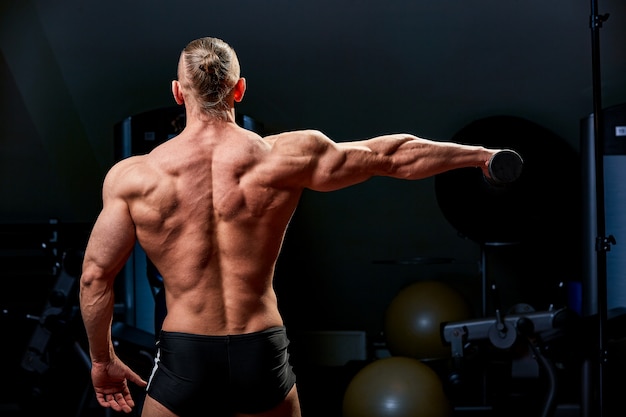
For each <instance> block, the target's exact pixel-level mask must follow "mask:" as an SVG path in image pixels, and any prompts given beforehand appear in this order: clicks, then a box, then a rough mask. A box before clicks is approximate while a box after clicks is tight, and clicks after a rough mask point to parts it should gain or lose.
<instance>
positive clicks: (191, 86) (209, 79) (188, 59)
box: [173, 37, 245, 120]
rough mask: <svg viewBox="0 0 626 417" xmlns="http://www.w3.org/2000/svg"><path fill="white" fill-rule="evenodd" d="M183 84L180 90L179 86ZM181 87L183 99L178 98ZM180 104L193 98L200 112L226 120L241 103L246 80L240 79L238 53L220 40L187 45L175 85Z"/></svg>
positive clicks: (205, 39) (205, 38)
mask: <svg viewBox="0 0 626 417" xmlns="http://www.w3.org/2000/svg"><path fill="white" fill-rule="evenodd" d="M177 82H178V83H179V86H177V85H176V83H177ZM177 87H180V89H181V90H182V91H179V93H180V94H181V96H180V97H179V96H177V91H176V90H177ZM173 90H174V97H175V98H176V101H177V102H179V104H182V103H183V102H185V101H186V100H188V99H184V96H185V94H191V95H192V96H193V98H194V99H195V100H196V102H197V104H198V106H199V108H200V109H201V110H202V111H204V112H206V113H208V114H210V115H211V116H213V117H216V118H218V119H223V120H225V119H226V118H227V115H228V112H229V111H230V110H231V108H232V106H233V103H234V102H235V101H241V99H242V98H243V93H244V91H245V80H244V79H243V78H241V77H240V68H239V60H238V59H237V54H236V53H235V51H234V49H233V48H232V47H231V46H230V45H228V44H227V43H226V42H224V41H223V40H221V39H218V38H212V37H204V38H200V39H196V40H193V41H191V42H189V43H188V44H187V46H186V47H185V48H184V49H183V51H182V52H181V55H180V60H179V62H178V80H177V81H174V84H173Z"/></svg>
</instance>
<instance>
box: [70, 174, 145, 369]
mask: <svg viewBox="0 0 626 417" xmlns="http://www.w3.org/2000/svg"><path fill="white" fill-rule="evenodd" d="M117 178H118V175H117V172H116V171H115V170H112V171H111V172H109V174H107V177H106V179H105V181H104V185H103V191H102V199H103V208H102V211H101V213H100V215H99V216H98V218H97V220H96V223H95V224H94V227H93V229H92V232H91V235H90V237H89V242H88V243H87V248H86V250H85V257H84V261H83V269H82V275H81V279H80V309H81V315H82V319H83V323H84V325H85V329H86V331H87V338H88V341H89V347H90V355H91V359H92V361H93V362H106V361H108V360H110V359H111V355H112V353H111V350H112V349H113V346H112V343H111V322H112V319H113V307H114V306H113V304H114V292H113V284H114V281H115V277H116V276H117V274H118V272H119V271H120V270H121V269H122V267H123V266H124V264H125V263H126V260H127V259H128V256H129V255H130V253H131V251H132V249H133V246H134V244H135V229H134V225H133V222H132V219H131V217H130V213H129V211H128V206H127V204H126V202H125V201H124V199H122V198H121V197H120V196H119V195H118V194H117V189H116V187H117V186H118V184H117Z"/></svg>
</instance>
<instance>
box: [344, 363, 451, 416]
mask: <svg viewBox="0 0 626 417" xmlns="http://www.w3.org/2000/svg"><path fill="white" fill-rule="evenodd" d="M342 408H343V417H448V416H451V413H452V408H451V407H450V404H449V403H448V399H447V398H446V396H445V393H444V390H443V385H442V383H441V380H440V379H439V376H438V375H437V373H436V372H435V371H434V370H433V369H431V368H430V367H429V366H428V365H426V364H424V363H422V362H420V361H419V360H417V359H414V358H406V357H389V358H383V359H378V360H375V361H374V362H370V363H369V364H367V365H365V366H364V367H363V368H362V369H361V370H360V371H358V372H357V374H356V375H355V376H354V377H353V378H352V380H351V381H350V382H349V384H348V386H347V388H346V391H345V393H344V397H343V404H342Z"/></svg>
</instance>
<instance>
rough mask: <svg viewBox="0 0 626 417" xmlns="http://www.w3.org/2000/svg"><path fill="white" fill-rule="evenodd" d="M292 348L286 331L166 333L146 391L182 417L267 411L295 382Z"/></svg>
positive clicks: (158, 345) (163, 333)
mask: <svg viewBox="0 0 626 417" xmlns="http://www.w3.org/2000/svg"><path fill="white" fill-rule="evenodd" d="M288 346H289V339H288V338H287V333H286V330H285V328H284V327H275V328H271V329H267V330H265V331H262V332H256V333H246V334H239V335H231V336H202V335H195V334H188V333H177V332H166V331H161V332H160V334H159V340H158V341H157V355H156V358H155V364H154V369H153V370H152V375H151V376H150V380H149V382H148V387H147V388H146V390H147V393H148V395H149V396H150V397H152V398H153V399H155V400H156V401H158V402H159V403H161V404H163V405H164V406H165V407H167V408H168V409H170V410H171V411H173V412H174V413H176V414H178V415H179V416H192V415H197V414H198V410H207V413H206V414H207V415H212V416H218V415H220V416H221V415H224V416H229V415H231V414H232V413H233V412H242V413H259V412H262V411H267V410H270V409H272V408H274V407H275V406H277V405H278V404H279V403H280V402H281V401H282V400H284V399H285V397H286V395H287V394H288V393H289V391H290V390H291V388H292V387H293V385H294V384H295V382H296V376H295V374H294V372H293V369H292V366H291V365H290V363H289V353H288V349H287V348H288Z"/></svg>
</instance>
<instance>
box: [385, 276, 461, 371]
mask: <svg viewBox="0 0 626 417" xmlns="http://www.w3.org/2000/svg"><path fill="white" fill-rule="evenodd" d="M470 315H471V314H470V308H469V305H468V303H467V302H466V300H465V299H464V297H463V296H462V295H461V294H460V293H459V292H458V291H457V290H456V289H454V288H452V287H451V286H449V285H447V284H445V283H443V282H440V281H421V282H416V283H413V284H410V285H408V286H407V287H405V288H403V289H402V290H400V292H399V293H398V294H397V295H396V296H395V297H394V299H393V300H392V301H391V303H390V304H389V306H388V307H387V310H386V312H385V322H384V335H385V340H386V342H387V348H388V350H389V351H390V352H391V354H392V355H394V356H406V357H411V358H415V359H422V360H427V359H439V358H444V357H448V356H449V355H450V348H449V346H445V345H444V344H443V343H442V341H441V337H440V325H441V323H443V322H449V321H458V320H464V319H468V318H469V317H470Z"/></svg>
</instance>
